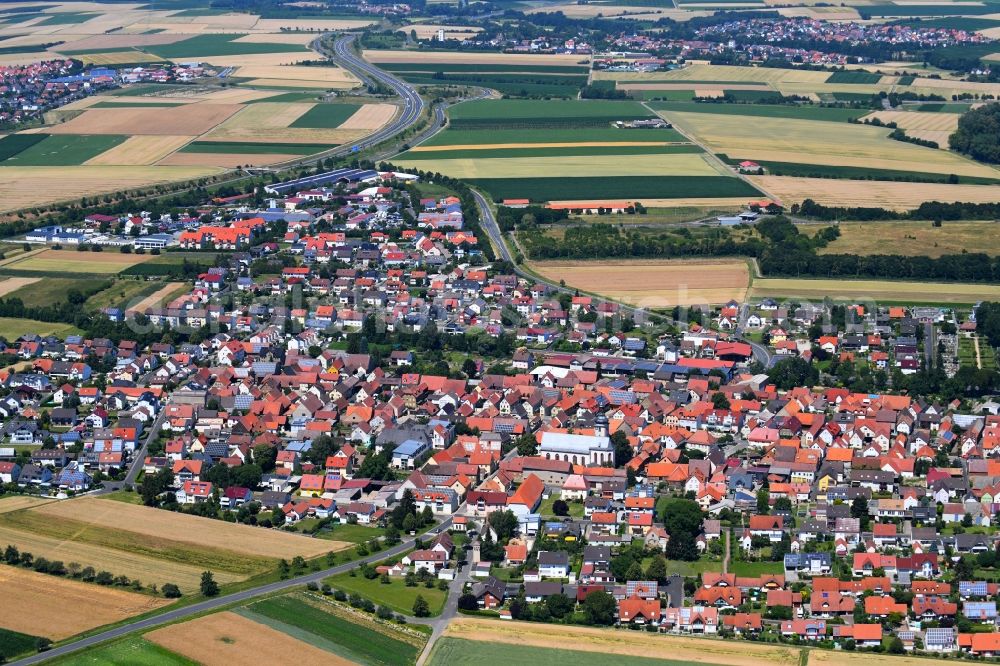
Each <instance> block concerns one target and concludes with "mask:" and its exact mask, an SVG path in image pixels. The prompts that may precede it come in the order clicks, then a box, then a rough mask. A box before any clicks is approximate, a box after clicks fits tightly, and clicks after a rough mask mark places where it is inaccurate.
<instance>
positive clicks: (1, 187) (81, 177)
mask: <svg viewBox="0 0 1000 666" xmlns="http://www.w3.org/2000/svg"><path fill="white" fill-rule="evenodd" d="M222 171H223V169H220V168H217V167H197V166H194V167H191V166H180V167H163V166H100V167H96V166H60V167H47V166H45V167H20V166H18V167H4V166H0V211H8V210H17V209H19V208H26V207H30V206H37V205H39V204H45V203H52V202H55V201H71V200H74V199H79V198H80V197H89V196H93V195H95V194H103V193H106V192H117V191H120V190H131V189H134V188H139V187H146V186H149V185H156V184H159V183H169V182H174V181H178V180H189V179H193V178H202V177H205V176H212V175H215V174H218V173H221V172H222ZM54 184H58V185H57V186H54Z"/></svg>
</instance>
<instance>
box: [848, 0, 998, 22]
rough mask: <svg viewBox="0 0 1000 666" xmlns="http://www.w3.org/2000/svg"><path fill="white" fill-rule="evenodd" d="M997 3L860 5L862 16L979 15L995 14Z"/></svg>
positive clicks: (859, 9)
mask: <svg viewBox="0 0 1000 666" xmlns="http://www.w3.org/2000/svg"><path fill="white" fill-rule="evenodd" d="M996 11H997V7H996V5H993V4H990V3H986V4H982V5H960V4H958V3H954V4H953V3H950V2H946V3H942V4H939V5H932V4H926V5H902V4H900V5H893V4H888V5H863V6H859V7H858V13H859V14H861V16H862V18H865V17H868V16H952V15H955V14H958V15H962V16H978V15H980V14H995V13H996Z"/></svg>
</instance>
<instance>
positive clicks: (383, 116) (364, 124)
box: [337, 104, 398, 130]
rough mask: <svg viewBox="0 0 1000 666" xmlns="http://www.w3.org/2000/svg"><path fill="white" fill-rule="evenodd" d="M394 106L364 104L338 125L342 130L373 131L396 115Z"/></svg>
mask: <svg viewBox="0 0 1000 666" xmlns="http://www.w3.org/2000/svg"><path fill="white" fill-rule="evenodd" d="M397 108H398V107H397V106H396V105H395V104H365V105H363V106H362V107H361V108H360V109H358V110H357V111H355V112H354V115H353V116H351V117H350V118H348V119H347V120H345V121H344V122H342V123H340V127H338V128H337V129H342V130H375V129H378V128H379V127H382V126H383V125H385V124H386V123H388V122H389V121H390V120H392V118H393V116H395V115H396V110H397Z"/></svg>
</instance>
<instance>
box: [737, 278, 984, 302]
mask: <svg viewBox="0 0 1000 666" xmlns="http://www.w3.org/2000/svg"><path fill="white" fill-rule="evenodd" d="M750 296H751V297H752V298H762V297H765V296H781V297H789V298H808V299H812V300H816V301H821V300H823V299H824V298H831V299H833V300H843V301H850V300H856V299H871V300H874V301H895V302H901V301H902V302H911V303H977V302H979V301H985V300H996V299H997V298H1000V285H990V284H963V283H958V282H895V281H889V280H850V279H843V278H838V279H831V280H823V279H805V278H754V281H753V287H751V289H750Z"/></svg>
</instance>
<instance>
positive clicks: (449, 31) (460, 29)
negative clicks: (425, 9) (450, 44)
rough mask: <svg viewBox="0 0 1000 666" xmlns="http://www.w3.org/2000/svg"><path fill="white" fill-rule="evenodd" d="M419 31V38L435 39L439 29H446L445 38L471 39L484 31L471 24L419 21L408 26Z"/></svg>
mask: <svg viewBox="0 0 1000 666" xmlns="http://www.w3.org/2000/svg"><path fill="white" fill-rule="evenodd" d="M407 27H409V28H410V30H413V31H414V32H416V33H417V39H434V38H436V37H437V34H438V30H444V36H445V39H470V38H472V37H475V36H476V35H477V34H479V33H480V32H482V31H483V29H482V28H479V27H476V26H469V25H437V24H434V23H418V24H416V25H414V26H407Z"/></svg>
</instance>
